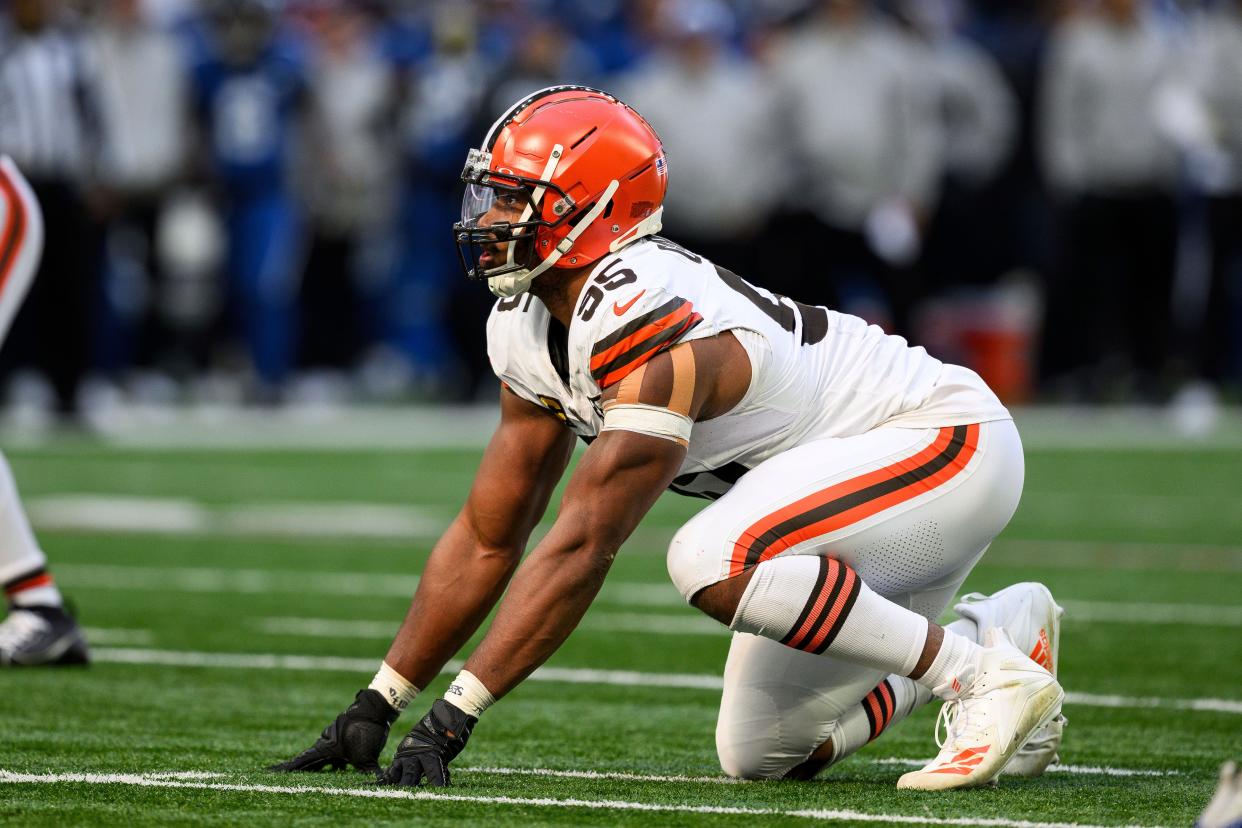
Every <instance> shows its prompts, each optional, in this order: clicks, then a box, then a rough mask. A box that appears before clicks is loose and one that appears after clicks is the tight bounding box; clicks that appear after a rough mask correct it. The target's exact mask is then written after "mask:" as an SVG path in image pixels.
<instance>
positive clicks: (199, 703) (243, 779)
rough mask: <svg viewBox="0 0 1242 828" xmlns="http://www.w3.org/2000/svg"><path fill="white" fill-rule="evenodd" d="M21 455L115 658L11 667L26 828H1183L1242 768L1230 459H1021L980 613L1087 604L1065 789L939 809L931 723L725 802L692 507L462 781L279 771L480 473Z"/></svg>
mask: <svg viewBox="0 0 1242 828" xmlns="http://www.w3.org/2000/svg"><path fill="white" fill-rule="evenodd" d="M8 456H9V459H10V462H11V464H12V466H13V469H14V473H15V475H16V477H17V479H18V481H19V484H20V486H21V488H22V493H23V497H24V498H25V499H26V500H27V501H28V504H29V506H30V511H31V513H32V515H33V516H34V518H35V520H36V523H38V524H39V525H40V527H41V528H40V532H39V534H40V536H41V539H42V542H43V545H44V547H45V548H46V550H47V552H48V553H49V556H50V558H51V561H52V566H53V571H54V572H55V573H56V574H57V576H58V580H59V582H60V584H61V586H62V587H63V588H64V590H65V592H66V593H68V594H69V595H70V596H71V597H72V599H73V600H74V601H75V602H76V603H77V606H78V610H79V614H80V616H81V618H82V620H83V623H84V624H85V625H86V626H87V628H88V633H89V634H90V636H91V638H92V642H93V645H94V647H95V653H96V656H97V663H96V664H95V665H93V666H92V667H90V668H89V669H87V670H61V671H26V672H9V673H0V722H3V730H2V733H3V736H0V771H2V773H0V820H3V821H5V822H9V823H13V824H21V825H43V824H46V825H52V824H55V825H64V824H81V823H114V824H115V823H127V824H158V825H165V824H170V823H179V822H208V823H225V824H240V823H244V824H247V825H268V824H271V825H287V824H292V823H311V822H315V823H328V822H340V821H349V822H357V823H366V824H379V823H386V822H398V821H400V822H409V821H411V820H416V821H418V822H420V823H428V824H443V825H455V826H460V825H462V824H463V823H465V824H476V823H480V822H482V821H484V820H487V821H488V822H490V823H493V824H512V823H521V824H523V825H536V824H553V823H554V824H574V825H578V824H617V823H636V822H643V823H647V824H660V825H691V824H693V825H701V824H722V825H723V824H730V825H744V824H754V823H755V822H756V821H759V822H762V823H765V824H766V823H769V822H771V823H781V824H808V823H814V822H817V821H818V822H827V823H829V824H877V823H879V824H891V823H895V822H898V821H900V822H903V823H913V824H924V823H926V824H955V825H997V826H1018V825H1034V824H1040V825H1044V824H1052V823H1056V824H1083V825H1130V824H1134V825H1143V826H1155V825H1168V826H1179V825H1181V826H1184V825H1189V824H1190V823H1191V822H1192V821H1193V818H1194V816H1195V815H1196V814H1197V813H1198V812H1199V810H1200V809H1201V808H1202V806H1203V803H1204V802H1205V801H1206V799H1207V798H1208V796H1209V795H1210V793H1211V790H1212V788H1213V783H1214V778H1215V769H1216V767H1217V766H1218V764H1219V763H1220V762H1221V761H1222V760H1223V759H1225V758H1227V757H1228V756H1230V755H1231V754H1232V755H1234V756H1237V757H1238V758H1242V605H1240V602H1239V600H1238V596H1239V595H1242V508H1240V507H1239V503H1240V502H1242V450H1240V449H1238V448H1232V449H1209V448H1201V449H1197V450H1159V451H1147V452H1143V451H1129V450H1106V451H1084V450H1076V451H1068V450H1065V451H1051V450H1031V451H1029V453H1028V477H1027V489H1026V495H1025V498H1024V501H1023V505H1022V507H1021V509H1020V511H1019V513H1018V515H1017V517H1016V518H1015V519H1014V521H1013V523H1012V524H1011V526H1010V527H1009V529H1008V530H1007V531H1006V533H1005V534H1004V535H1003V536H1002V537H1001V539H1000V540H999V541H998V542H997V544H996V545H995V546H994V547H993V549H992V551H991V552H990V553H989V555H988V556H987V557H986V558H985V559H984V560H983V562H982V563H981V564H980V566H979V567H978V568H977V569H976V570H975V572H974V574H973V575H972V576H971V578H970V579H969V580H968V581H967V583H966V589H968V590H980V591H985V592H986V591H992V590H994V589H996V588H999V587H1001V586H1003V585H1006V584H1009V583H1012V582H1014V581H1018V580H1028V579H1036V580H1041V581H1044V582H1045V583H1047V584H1048V585H1049V586H1050V587H1051V589H1052V591H1053V593H1054V594H1055V595H1056V596H1057V597H1058V599H1059V600H1061V602H1062V603H1064V604H1065V605H1066V606H1067V608H1068V613H1067V616H1066V619H1065V625H1064V628H1063V645H1062V653H1061V668H1062V669H1061V676H1062V682H1063V684H1064V685H1065V687H1066V689H1067V691H1069V693H1070V694H1071V696H1070V700H1069V702H1068V703H1067V705H1066V714H1067V716H1068V718H1069V720H1070V725H1069V728H1068V730H1067V735H1066V741H1065V744H1064V746H1063V750H1062V757H1063V761H1064V763H1065V765H1066V766H1068V767H1067V768H1066V769H1063V770H1061V771H1059V772H1056V773H1049V774H1047V775H1045V776H1044V777H1043V778H1042V779H1038V780H1029V781H1028V780H1013V779H1004V780H1002V784H1001V785H1000V786H999V787H998V788H996V789H990V790H979V791H969V792H959V793H950V794H943V795H927V794H919V793H913V792H904V791H901V792H899V791H897V790H895V789H894V783H895V782H896V779H897V777H898V776H899V775H900V774H901V773H902V772H904V771H905V770H907V769H909V768H910V767H912V766H913V763H914V760H918V759H925V758H927V757H929V756H931V755H932V754H933V753H934V743H933V741H932V724H933V720H934V715H935V710H934V708H927V709H924V710H923V711H921V712H920V713H919V714H917V715H916V716H915V717H913V718H912V719H910V720H908V721H907V722H905V723H903V724H901V725H900V726H898V727H896V728H894V729H893V730H892V731H891V732H889V733H887V734H886V735H885V736H884V738H882V739H880V740H878V741H876V742H875V743H873V744H872V745H871V746H869V747H868V748H867V749H865V750H863V751H862V752H861V753H859V754H858V755H856V756H855V757H853V758H851V759H849V760H847V761H846V762H844V763H842V764H840V765H839V766H837V767H835V768H832V769H831V770H830V771H828V773H826V774H825V775H824V776H823V777H822V778H821V779H819V780H816V781H814V782H810V783H760V784H750V783H745V784H737V783H728V782H726V781H725V780H723V779H722V778H721V777H720V776H719V767H718V765H717V763H716V758H715V748H714V741H713V729H714V722H715V711H716V704H717V701H718V699H719V689H718V688H719V675H720V670H721V667H722V664H723V661H724V656H725V652H726V649H727V647H728V641H729V639H728V636H727V635H726V634H721V631H719V630H717V629H716V628H715V627H714V626H713V625H712V623H711V622H708V621H706V620H705V619H703V618H700V617H699V616H697V615H696V613H695V612H693V611H692V610H689V609H687V608H685V607H684V606H682V605H681V604H680V601H679V598H678V596H677V595H676V593H675V592H674V590H673V588H672V587H671V586H670V585H669V584H668V582H667V578H666V575H665V571H664V560H663V550H664V546H665V544H666V542H667V539H668V537H669V536H670V535H671V534H672V532H673V531H674V529H675V528H676V527H677V526H678V525H679V523H680V522H681V521H683V520H684V519H685V518H686V517H687V516H689V515H690V514H692V513H693V511H694V510H695V509H696V508H698V506H699V503H700V502H699V501H693V500H687V499H684V498H678V497H676V496H674V495H666V496H665V498H664V499H663V500H662V501H661V502H660V503H659V504H658V506H657V508H656V510H655V511H654V512H653V513H652V515H651V516H650V517H649V518H648V520H647V521H646V522H645V523H644V525H643V527H642V528H641V529H640V531H639V533H638V534H637V535H636V536H635V537H634V539H633V540H632V541H631V542H630V543H629V544H628V545H627V546H626V548H625V549H624V550H623V551H622V553H621V555H620V557H619V558H618V560H617V563H616V567H615V569H614V570H613V572H612V574H611V575H610V578H609V583H608V585H607V586H606V587H605V591H604V593H603V595H602V597H601V600H600V601H599V602H598V603H597V604H596V606H595V607H594V608H593V609H592V611H591V613H590V614H589V615H588V616H587V620H586V622H585V623H584V626H583V627H582V628H581V629H579V630H578V631H577V632H576V633H575V634H574V635H573V637H572V638H571V639H570V640H569V642H568V643H567V644H566V646H565V647H564V648H563V649H562V651H561V652H560V653H558V654H557V655H556V657H555V658H554V659H553V660H552V661H551V663H550V665H549V666H550V667H554V668H560V669H558V670H555V671H548V672H545V673H544V674H542V675H540V676H538V678H539V680H535V681H530V682H528V683H527V684H525V685H524V686H522V687H521V688H519V689H518V690H517V691H516V692H515V693H513V694H512V695H511V696H510V697H508V698H506V699H505V700H503V701H502V702H501V703H500V704H499V705H497V706H496V707H495V708H493V709H492V710H491V711H489V712H488V713H487V715H486V716H485V717H484V720H483V721H482V722H481V724H480V725H479V727H478V729H477V730H476V732H475V736H474V738H473V739H472V741H471V743H470V745H469V747H468V749H467V751H466V752H465V753H464V754H463V755H462V756H461V757H460V758H459V759H458V760H457V762H456V763H455V766H456V767H457V771H456V775H455V782H456V784H455V785H454V787H452V788H450V789H448V790H447V791H445V792H441V791H434V792H420V793H417V794H415V793H411V792H383V793H382V795H381V792H380V790H379V789H377V788H375V787H374V786H373V785H371V784H370V783H369V782H368V780H367V779H365V778H363V777H361V776H357V775H353V774H349V775H343V774H337V775H330V774H326V775H320V776H305V777H294V778H290V777H286V776H279V775H273V774H268V773H265V772H264V771H263V770H262V768H263V767H264V765H266V764H267V763H269V762H272V761H274V760H278V759H283V758H285V757H287V756H288V755H290V754H292V753H293V752H295V751H297V750H299V749H301V748H303V747H305V746H306V745H307V744H308V743H309V742H310V741H311V740H312V739H313V737H314V736H315V735H316V734H317V731H318V730H319V729H320V728H321V727H322V726H323V725H324V724H325V723H326V722H327V721H328V720H330V719H331V717H332V716H334V715H335V714H336V713H337V712H338V711H339V710H340V708H341V707H343V706H344V705H345V704H346V703H347V702H348V701H349V700H350V699H351V698H352V695H353V692H354V691H355V690H356V689H357V688H358V687H360V686H363V685H365V683H366V682H367V681H368V680H369V678H370V675H371V673H372V672H373V671H374V669H375V667H376V666H377V665H378V661H379V659H380V658H381V656H382V655H383V653H384V651H385V649H386V647H387V642H388V638H389V636H390V635H391V633H392V631H393V630H394V629H395V627H396V624H397V622H398V621H399V619H400V618H401V616H402V615H403V613H404V610H405V608H406V605H407V602H408V596H409V594H410V591H411V590H412V588H413V585H414V583H415V578H416V576H417V573H418V572H419V569H420V567H421V565H422V561H423V559H424V557H425V555H426V554H427V551H428V550H429V548H430V546H431V543H432V542H433V540H434V536H435V533H436V531H437V529H438V527H441V526H443V525H444V524H445V523H446V521H447V520H448V519H449V517H450V516H451V515H452V513H453V512H454V510H455V509H456V507H457V506H458V504H459V503H460V501H461V499H462V497H463V496H464V493H465V492H466V489H467V487H468V485H469V481H470V477H471V473H472V470H473V465H474V463H475V461H476V454H475V453H474V452H470V451H461V450H459V451H448V450H438V451H437V450H427V451H416V450H403V451H393V450H384V451H349V452H327V451H314V452H308V451H302V452H299V451H272V452H258V451H217V452H211V451H193V452H190V451H167V450H166V451H150V452H144V451H135V450H118V449H110V448H106V447H101V446H99V445H93V444H91V443H89V442H82V441H77V442H66V443H63V444H62V443H51V444H48V445H46V446H44V447H40V448H25V449H20V450H10V451H8ZM288 656H300V657H303V658H300V659H299V658H286V657H288ZM592 671H595V672H592ZM602 671H624V672H619V673H615V674H606V673H604V672H602ZM445 681H446V679H445V677H441V679H440V681H439V682H437V683H436V685H435V686H433V687H431V688H430V690H429V693H436V694H438V693H439V692H440V691H442V690H443V688H444V684H445ZM427 698H428V700H429V699H430V698H431V696H430V695H429V696H428V697H427ZM423 706H424V703H423V700H422V699H420V700H419V701H418V702H416V703H415V707H417V708H422V707H423ZM419 712H421V710H420V711H419ZM412 718H413V717H411V716H407V717H406V719H407V720H403V721H402V722H399V723H398V726H397V727H398V728H401V729H404V727H408V726H409V725H410V724H412V722H411V721H408V719H412ZM395 743H396V740H395V739H394V740H393V741H392V743H391V744H392V745H394V746H395ZM386 756H387V754H386ZM980 820H982V821H980Z"/></svg>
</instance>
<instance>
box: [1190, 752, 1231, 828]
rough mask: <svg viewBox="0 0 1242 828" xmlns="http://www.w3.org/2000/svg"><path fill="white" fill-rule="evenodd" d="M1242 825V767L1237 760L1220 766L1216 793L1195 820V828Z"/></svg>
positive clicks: (1228, 827)
mask: <svg viewBox="0 0 1242 828" xmlns="http://www.w3.org/2000/svg"><path fill="white" fill-rule="evenodd" d="M1240 825H1242V769H1239V768H1238V764H1237V762H1226V763H1225V764H1223V765H1221V766H1220V782H1219V783H1218V784H1217V786H1216V794H1215V795H1214V796H1213V797H1212V801H1211V802H1209V803H1208V805H1207V808H1205V809H1204V810H1203V813H1202V814H1200V815H1199V819H1198V820H1196V821H1195V828H1238V826H1240Z"/></svg>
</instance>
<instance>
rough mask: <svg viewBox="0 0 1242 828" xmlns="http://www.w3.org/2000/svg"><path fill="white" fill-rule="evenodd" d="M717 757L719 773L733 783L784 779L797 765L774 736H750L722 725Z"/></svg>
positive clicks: (718, 729)
mask: <svg viewBox="0 0 1242 828" xmlns="http://www.w3.org/2000/svg"><path fill="white" fill-rule="evenodd" d="M716 756H717V757H718V758H719V759H720V769H721V770H722V771H724V773H725V775H726V776H731V777H733V778H734V779H750V780H759V779H782V778H784V777H785V775H786V774H787V773H789V771H790V770H791V769H792V768H794V767H796V766H797V765H798V759H797V758H794V757H790V756H787V755H785V754H784V752H783V751H782V750H781V746H780V744H779V743H778V741H777V740H776V739H775V738H774V737H773V736H772V734H771V732H766V733H765V732H750V733H747V732H744V731H741V730H738V729H735V728H729V727H726V726H725V725H724V724H723V723H721V724H720V725H719V726H717V728H716Z"/></svg>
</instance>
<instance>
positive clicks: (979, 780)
mask: <svg viewBox="0 0 1242 828" xmlns="http://www.w3.org/2000/svg"><path fill="white" fill-rule="evenodd" d="M984 641H985V644H986V646H985V648H984V650H983V653H982V654H981V655H980V657H979V663H978V665H977V666H976V669H975V677H974V680H973V681H971V682H970V683H969V684H968V685H966V686H964V687H963V686H961V685H959V684H958V680H957V678H956V677H955V678H953V679H951V680H950V681H949V682H948V683H946V684H943V685H941V686H940V687H937V688H936V689H935V693H936V695H938V696H940V697H942V698H946V699H947V701H946V702H945V705H944V707H943V708H941V711H940V718H939V720H938V721H937V723H936V742H937V744H939V745H940V753H939V754H938V755H937V756H936V758H935V759H933V760H932V761H931V762H930V763H929V764H928V765H927V766H925V767H924V768H922V769H920V770H916V771H911V772H910V773H907V774H905V775H904V776H902V777H901V779H899V780H897V787H898V788H904V789H908V790H919V791H942V790H948V789H950V788H975V787H978V786H980V785H986V784H988V783H990V782H992V781H993V780H994V779H995V778H996V777H997V776H998V775H999V774H1000V772H1001V770H1003V769H1004V767H1005V765H1007V764H1008V763H1009V761H1010V759H1012V758H1013V756H1014V754H1016V753H1017V752H1018V749H1019V748H1020V747H1022V746H1023V745H1024V744H1026V743H1027V741H1028V740H1029V739H1030V738H1031V736H1032V735H1033V734H1034V733H1035V731H1037V730H1039V729H1040V728H1041V727H1043V726H1044V725H1046V724H1047V723H1048V722H1049V721H1050V720H1051V719H1052V718H1053V717H1054V716H1056V715H1057V711H1059V710H1060V709H1061V702H1062V700H1064V698H1065V691H1063V690H1062V689H1061V685H1059V684H1057V680H1056V679H1055V678H1053V677H1052V674H1051V673H1050V672H1048V671H1047V670H1046V669H1044V668H1043V667H1041V666H1040V665H1038V664H1036V663H1035V662H1034V661H1032V660H1031V659H1029V658H1027V657H1026V656H1025V655H1023V654H1022V651H1021V650H1019V649H1018V648H1017V647H1015V646H1014V645H1013V643H1012V642H1011V641H1010V640H1009V638H1008V636H1006V635H1005V631H1004V630H1003V629H1001V628H999V627H995V628H992V629H989V630H988V631H987V632H986V633H985V634H984ZM941 722H944V723H945V726H946V730H947V734H946V738H945V739H944V741H943V742H942V741H941V739H940V723H941Z"/></svg>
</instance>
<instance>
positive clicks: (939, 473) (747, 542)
mask: <svg viewBox="0 0 1242 828" xmlns="http://www.w3.org/2000/svg"><path fill="white" fill-rule="evenodd" d="M978 445H979V425H978V424H977V423H976V424H973V425H964V426H949V427H946V428H942V429H940V432H939V433H938V434H937V435H936V439H935V440H933V441H932V443H931V445H929V446H927V447H926V448H924V449H922V450H921V451H919V452H917V453H915V454H913V455H911V456H910V457H907V458H904V459H902V460H898V461H897V462H895V463H891V464H889V465H887V466H884V467H883V468H880V469H876V470H875V471H872V472H868V473H866V474H863V475H859V476H858V477H853V478H850V479H849V480H845V481H843V482H841V483H837V484H835V485H833V486H829V487H828V488H826V489H822V490H820V491H818V492H815V493H813V494H810V495H807V496H806V497H804V498H801V499H800V500H797V501H795V502H793V503H791V504H789V505H788V506H785V507H783V508H781V509H778V510H777V511H775V512H773V513H772V514H770V515H767V516H765V517H764V518H762V519H760V520H758V521H756V522H755V523H754V524H752V525H751V526H750V527H749V528H747V529H746V530H745V531H743V532H742V534H741V535H740V536H739V537H738V539H737V541H736V542H735V543H734V545H733V555H732V557H731V558H730V561H729V577H733V576H735V575H738V574H740V573H742V572H744V571H745V570H746V569H748V568H749V567H752V566H754V565H756V564H758V563H760V562H762V561H766V560H767V559H768V558H771V557H773V556H775V555H778V554H780V553H781V552H783V551H785V550H786V549H788V548H790V547H791V546H794V545H796V544H799V543H801V542H803V541H806V540H810V539H811V538H814V537H818V536H819V535H826V534H828V533H829V532H835V531H837V530H839V529H842V528H844V527H846V526H849V525H850V524H852V523H857V522H858V521H860V520H864V519H866V518H869V517H871V516H872V515H875V514H877V513H879V512H881V511H883V510H885V509H889V508H891V507H893V506H896V505H898V504H900V503H904V502H905V501H907V500H910V499H911V498H914V497H917V496H918V495H920V494H923V493H925V492H929V491H931V490H932V489H934V488H936V487H937V486H940V485H942V484H943V483H945V482H946V481H948V480H950V479H952V478H953V477H954V475H956V474H957V473H958V472H960V471H961V470H962V469H963V468H965V467H966V464H967V463H969V462H970V458H971V457H973V456H974V453H975V449H976V448H977V447H978Z"/></svg>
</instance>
